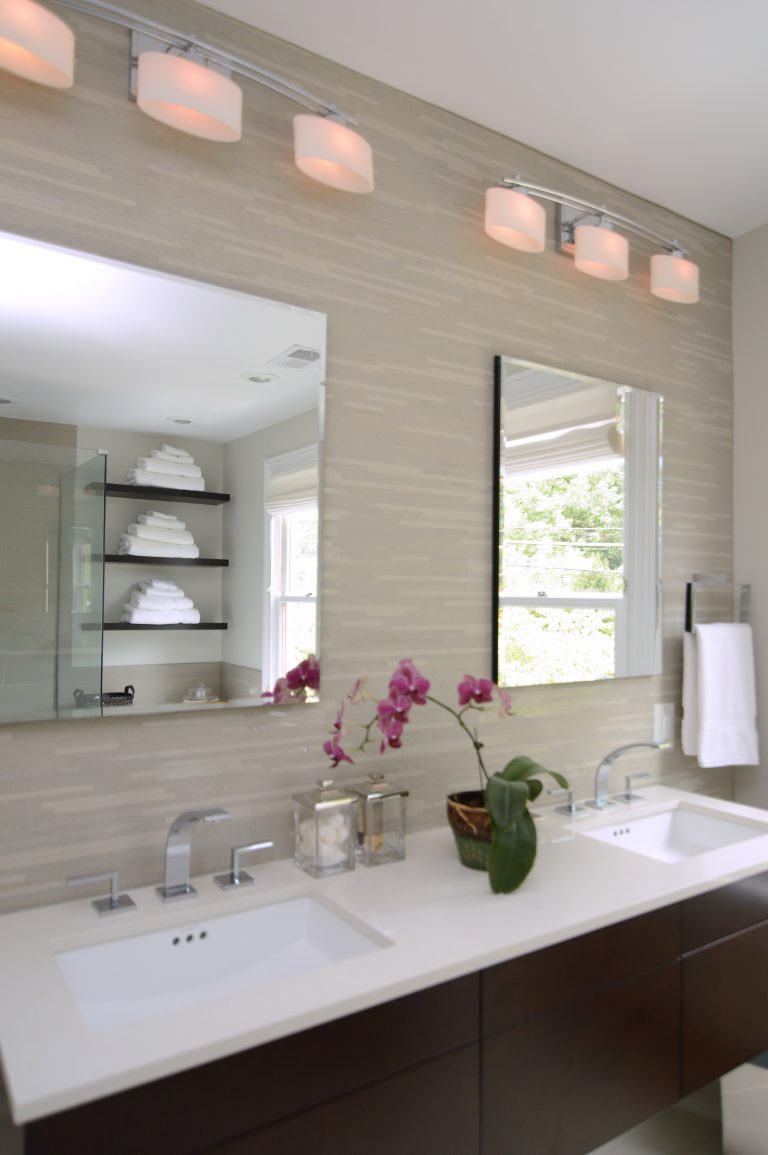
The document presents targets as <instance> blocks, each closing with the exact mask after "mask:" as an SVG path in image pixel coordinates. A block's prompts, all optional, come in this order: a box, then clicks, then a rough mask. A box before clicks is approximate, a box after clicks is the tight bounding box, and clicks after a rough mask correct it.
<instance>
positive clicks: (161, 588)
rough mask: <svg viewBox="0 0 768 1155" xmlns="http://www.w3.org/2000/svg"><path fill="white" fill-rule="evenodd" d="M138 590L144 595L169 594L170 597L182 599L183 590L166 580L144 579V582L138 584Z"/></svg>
mask: <svg viewBox="0 0 768 1155" xmlns="http://www.w3.org/2000/svg"><path fill="white" fill-rule="evenodd" d="M139 589H140V590H141V592H142V593H144V594H151V593H157V594H164V595H166V596H167V595H168V594H170V595H171V597H175V598H183V597H184V590H183V589H180V588H179V586H177V585H176V582H172V581H169V580H168V579H167V578H145V579H144V581H140V582H139Z"/></svg>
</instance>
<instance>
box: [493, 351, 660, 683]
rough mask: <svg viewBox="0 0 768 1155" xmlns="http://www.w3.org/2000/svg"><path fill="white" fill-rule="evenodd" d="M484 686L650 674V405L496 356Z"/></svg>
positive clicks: (653, 434) (624, 392)
mask: <svg viewBox="0 0 768 1155" xmlns="http://www.w3.org/2000/svg"><path fill="white" fill-rule="evenodd" d="M495 413H496V433H495V444H496V462H495V470H494V476H495V484H496V494H495V497H496V500H495V507H496V508H495V513H496V517H495V522H496V526H495V534H494V542H495V543H496V552H495V557H494V568H495V573H494V586H493V595H494V607H493V630H494V639H495V645H494V655H493V657H494V665H495V668H494V677H495V678H496V679H497V680H498V681H499V684H500V685H503V686H525V685H544V684H548V683H558V682H584V681H595V680H598V679H606V678H616V677H628V676H635V675H643V674H646V675H647V674H653V673H657V672H659V670H660V637H659V604H658V603H659V596H658V580H659V578H658V575H659V551H660V517H659V508H660V503H659V483H660V462H659V452H660V420H661V398H660V397H659V396H658V395H657V394H654V393H650V392H647V391H645V390H642V389H636V388H632V387H629V386H623V385H618V384H616V383H615V382H607V381H602V380H597V379H595V378H591V377H585V376H582V375H578V374H574V373H569V372H564V371H562V370H557V369H550V368H548V367H546V366H541V365H535V364H533V363H531V362H526V361H520V360H517V359H515V358H511V357H499V358H497V359H496V398H495Z"/></svg>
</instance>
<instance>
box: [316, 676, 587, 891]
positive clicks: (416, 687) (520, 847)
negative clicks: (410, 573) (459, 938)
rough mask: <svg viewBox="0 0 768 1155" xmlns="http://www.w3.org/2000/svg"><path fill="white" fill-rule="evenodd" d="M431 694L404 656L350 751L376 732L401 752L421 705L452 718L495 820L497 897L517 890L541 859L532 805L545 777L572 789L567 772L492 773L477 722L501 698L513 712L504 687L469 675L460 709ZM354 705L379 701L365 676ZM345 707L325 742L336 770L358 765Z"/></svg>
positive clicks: (515, 768)
mask: <svg viewBox="0 0 768 1155" xmlns="http://www.w3.org/2000/svg"><path fill="white" fill-rule="evenodd" d="M429 690H430V682H429V680H428V679H427V678H425V677H424V676H423V675H422V674H421V673H420V672H419V671H418V670H417V668H416V666H415V665H414V663H413V662H412V661H411V659H410V658H404V659H403V660H402V661H400V662H399V663H398V665H397V668H396V669H395V671H394V673H393V674H392V677H391V678H390V680H389V685H388V693H387V696H386V697H384V698H381V699H380V700H379V701H376V706H375V712H374V714H373V717H372V718H371V719H370V720H369V721H368V722H367V723H366V724H364V725H363V726H362V739H361V741H360V742H359V743H358V745H357V746H354V747H349V749H350V750H351V751H352V753H355V752H357V751H363V750H365V749H366V747H367V746H368V745H369V743H371V742H372V741H373V740H374V733H373V732H374V730H378V732H379V735H380V738H379V753H380V754H383V753H384V752H385V751H386V750H388V749H393V750H396V749H399V748H400V747H401V746H402V743H403V734H404V731H405V727H406V725H407V724H408V722H409V720H410V717H411V711H412V710H413V708H414V707H416V706H426V705H427V703H432V704H433V705H435V706H439V707H440V709H441V710H445V711H446V713H448V714H450V715H451V717H453V718H454V719H455V720H456V722H457V723H458V726H459V728H460V730H461V731H462V732H463V733H464V734H466V735H467V737H468V739H469V741H470V742H471V743H472V747H473V749H474V752H475V757H476V760H477V769H478V774H479V776H480V791H481V794H482V797H483V799H484V803H485V807H486V809H487V810H488V813H489V815H490V819H491V849H490V853H489V857H488V875H489V879H490V883H491V889H492V890H493V891H494V892H495V893H508V892H510V891H512V890H516V889H517V887H518V886H520V884H521V883H522V881H523V879H524V878H525V877H526V876H527V875H528V873H529V871H530V869H531V867H532V866H533V863H534V860H535V857H536V828H535V826H534V823H533V818H532V817H531V814H530V812H529V811H528V803H529V802H532V801H533V800H534V799H535V798H537V797H538V796H539V794H540V793H541V791H542V790H543V784H542V782H541V780H540V778H541V775H543V774H549V775H551V777H552V778H554V779H555V781H556V782H557V783H558V785H559V786H560V787H562V788H563V789H567V787H568V783H567V781H566V779H565V778H564V777H563V776H562V775H561V774H557V773H555V772H554V771H553V770H547V769H546V768H545V767H544V766H540V765H539V764H538V763H537V762H534V761H533V759H531V758H528V757H524V756H519V757H517V758H513V759H512V761H511V762H508V763H507V765H506V766H505V767H504V769H503V770H501V771H499V772H498V773H495V774H489V773H488V770H487V768H486V765H485V761H484V759H483V743H482V742H481V740H480V736H479V734H478V728H477V724H476V722H477V716H478V714H484V713H486V712H487V711H488V709H489V707H490V706H492V705H493V704H494V701H495V700H496V699H498V701H497V713H498V715H499V716H500V717H502V718H506V717H508V716H509V715H510V714H511V713H512V700H511V695H510V694H509V691H508V690H504V689H502V688H500V687H499V686H497V685H495V684H494V683H493V682H492V681H490V679H488V678H475V677H473V675H472V674H465V675H464V677H463V678H462V680H461V681H460V682H459V684H458V686H457V697H458V701H457V705H456V706H455V707H454V706H450V705H448V703H446V702H442V701H440V699H439V698H435V697H434V696H433V695H432V694H430V693H429ZM348 701H349V702H350V704H352V705H356V704H358V703H361V702H366V701H368V702H373V701H375V698H374V697H373V695H372V694H371V693H370V692H369V690H368V684H367V677H366V676H365V675H363V676H362V677H360V678H358V679H357V681H356V682H355V684H354V686H353V688H352V691H351V693H350V694H349V695H348ZM345 706H346V702H345V701H342V702H341V703H340V705H339V709H338V711H337V713H336V718H335V721H334V723H333V729H332V731H331V736H330V738H328V739H327V740H326V741H325V742H324V743H323V751H324V752H325V754H326V755H327V756H328V757H329V758H330V761H331V766H332V767H336V766H338V765H339V764H340V763H342V762H349V763H351V764H354V760H353V758H352V757H351V756H350V754H349V753H348V750H347V749H345V746H344V745H343V744H342V740H343V739H344V737H345V728H344V713H345Z"/></svg>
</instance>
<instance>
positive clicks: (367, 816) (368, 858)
mask: <svg viewBox="0 0 768 1155" xmlns="http://www.w3.org/2000/svg"><path fill="white" fill-rule="evenodd" d="M352 789H353V790H356V791H357V793H358V795H359V796H360V802H359V806H358V821H357V830H358V848H357V856H358V859H359V860H360V862H362V863H363V864H364V865H365V866H379V865H381V864H382V863H384V862H398V861H399V860H400V859H401V858H405V806H406V799H407V797H408V791H407V790H400V789H399V788H398V787H397V786H393V785H392V784H391V783H390V782H387V781H386V779H385V777H384V775H383V774H369V775H368V781H367V782H364V783H362V785H360V786H353V787H352Z"/></svg>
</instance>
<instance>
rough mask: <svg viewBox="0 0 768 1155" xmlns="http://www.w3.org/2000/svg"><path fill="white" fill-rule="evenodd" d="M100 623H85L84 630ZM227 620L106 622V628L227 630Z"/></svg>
mask: <svg viewBox="0 0 768 1155" xmlns="http://www.w3.org/2000/svg"><path fill="white" fill-rule="evenodd" d="M101 628H102V627H101V625H99V624H98V623H88V624H84V625H83V629H84V630H100V629H101ZM226 628H227V623H226V622H198V623H197V625H188V624H186V623H185V622H178V623H173V624H172V625H151V624H145V623H144V622H140V623H139V622H104V629H105V630H226Z"/></svg>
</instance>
